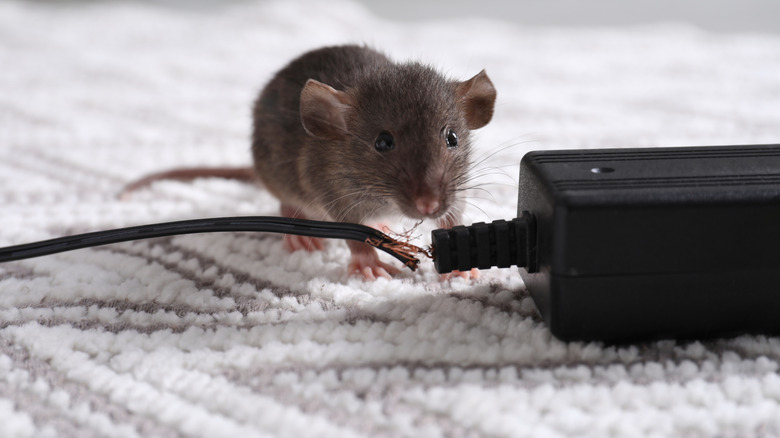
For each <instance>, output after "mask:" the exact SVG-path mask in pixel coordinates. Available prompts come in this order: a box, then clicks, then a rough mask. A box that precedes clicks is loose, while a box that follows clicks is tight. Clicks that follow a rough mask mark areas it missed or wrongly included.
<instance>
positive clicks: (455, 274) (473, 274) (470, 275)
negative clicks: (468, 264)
mask: <svg viewBox="0 0 780 438" xmlns="http://www.w3.org/2000/svg"><path fill="white" fill-rule="evenodd" d="M450 278H463V279H465V280H476V279H477V278H479V269H477V268H472V269H471V270H470V271H452V272H448V273H446V274H441V279H442V281H445V280H449V279H450Z"/></svg>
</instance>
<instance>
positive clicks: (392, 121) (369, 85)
mask: <svg viewBox="0 0 780 438" xmlns="http://www.w3.org/2000/svg"><path fill="white" fill-rule="evenodd" d="M495 99H496V90H495V88H494V87H493V83H492V82H491V81H490V79H489V78H488V76H487V74H486V73H485V71H484V70H483V71H481V72H480V73H478V74H477V75H476V76H474V77H472V78H471V79H469V80H467V81H464V82H455V81H448V80H446V79H445V78H443V77H442V76H441V75H440V74H438V73H437V72H436V71H434V70H433V69H431V68H429V67H426V66H423V65H420V64H416V63H412V64H400V65H398V64H391V65H389V66H383V67H381V68H379V69H377V70H372V71H371V72H366V74H363V75H361V79H360V80H359V81H358V82H357V83H356V85H355V86H353V87H351V88H348V89H346V90H344V91H338V90H336V89H334V88H332V87H330V86H328V85H325V84H323V83H321V82H317V81H314V80H309V81H308V82H307V83H306V86H305V87H304V89H303V91H302V93H301V121H302V123H303V126H304V128H305V129H306V131H307V133H308V134H309V135H311V136H313V137H315V138H318V139H322V140H324V141H323V145H325V144H327V145H329V146H331V147H335V149H337V150H335V151H334V150H331V151H329V152H331V153H333V154H335V155H337V157H338V158H337V159H338V160H339V162H341V163H343V167H341V168H340V169H341V172H343V175H342V176H344V177H346V178H347V179H349V180H351V181H355V182H357V183H358V184H359V185H360V186H361V187H362V188H364V190H365V194H369V195H370V196H375V197H377V198H380V199H381V201H382V202H384V203H388V204H392V205H394V206H395V207H397V209H398V210H400V212H401V213H403V214H404V215H406V216H408V217H411V218H416V219H425V218H437V217H440V216H443V215H445V214H447V213H448V212H449V211H450V209H451V208H452V206H453V204H454V201H455V199H456V198H457V196H458V195H459V194H460V193H461V192H462V191H463V189H464V188H465V184H466V183H467V181H468V173H469V170H470V167H471V140H470V135H469V134H470V131H471V130H474V129H478V128H481V127H483V126H485V125H486V124H487V123H488V122H489V121H490V119H491V118H492V116H493V105H494V103H495ZM364 196H365V195H364Z"/></svg>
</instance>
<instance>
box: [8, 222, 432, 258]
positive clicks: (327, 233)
mask: <svg viewBox="0 0 780 438" xmlns="http://www.w3.org/2000/svg"><path fill="white" fill-rule="evenodd" d="M226 231H227V232H235V231H250V232H252V231H261V232H270V233H285V234H296V235H299V236H308V237H323V238H331V239H349V240H356V241H358V242H364V243H366V244H369V245H371V246H374V247H376V248H378V249H380V250H382V251H385V252H387V253H388V254H390V255H392V256H393V257H395V258H396V259H398V260H400V261H401V262H402V263H403V264H404V265H406V266H407V267H409V268H410V269H411V270H413V271H414V270H415V269H417V265H418V264H419V262H420V260H419V259H417V258H416V257H415V256H414V255H415V254H416V253H422V254H426V255H427V254H428V253H427V252H426V251H425V250H423V249H422V248H418V247H416V246H414V245H411V244H408V243H405V242H401V241H398V240H395V239H393V238H391V237H389V236H387V235H386V234H384V233H382V232H381V231H379V230H376V229H374V228H370V227H367V226H364V225H358V224H348V223H341V222H323V221H312V220H308V219H292V218H284V217H273V216H246V217H222V218H209V219H192V220H184V221H177V222H166V223H161V224H151V225H140V226H135V227H128V228H119V229H115V230H106V231H95V232H92V233H86V234H77V235H73V236H65V237H58V238H56V239H50V240H44V241H40V242H33V243H27V244H22V245H16V246H9V247H6V248H0V263H2V262H10V261H13V260H22V259H27V258H32V257H40V256H44V255H49V254H55V253H59V252H64V251H71V250H75V249H81V248H87V247H91V246H99V245H107V244H111V243H118V242H127V241H130V240H138V239H148V238H152V237H163V236H173V235H179V234H193V233H212V232H226Z"/></svg>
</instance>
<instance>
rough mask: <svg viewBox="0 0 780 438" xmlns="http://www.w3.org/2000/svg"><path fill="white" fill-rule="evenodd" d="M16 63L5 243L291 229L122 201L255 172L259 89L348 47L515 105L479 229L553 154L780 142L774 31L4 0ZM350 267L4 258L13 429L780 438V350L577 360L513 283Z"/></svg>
mask: <svg viewBox="0 0 780 438" xmlns="http://www.w3.org/2000/svg"><path fill="white" fill-rule="evenodd" d="M0 42H1V43H0V66H2V68H0V205H1V206H2V207H1V209H0V245H2V246H5V245H12V244H18V243H24V242H29V241H35V240H41V239H46V238H51V237H56V236H61V235H66V234H73V233H78V232H86V231H92V230H99V229H109V228H116V227H121V226H129V225H136V224H144V223H154V222H162V221H169V220H175V219H185V218H199V217H209V216H229V215H255V214H257V215H273V214H276V212H277V209H278V202H277V201H276V200H274V199H273V198H272V197H271V196H270V195H269V194H268V193H266V192H265V191H264V190H263V189H262V188H258V187H254V186H251V185H248V184H242V183H239V182H233V181H224V180H199V181H195V182H193V183H179V182H161V183H158V184H155V185H154V186H152V187H150V188H149V189H147V190H142V191H140V192H138V193H136V194H135V196H133V197H132V198H131V199H129V200H127V201H119V200H117V199H116V197H115V194H116V193H117V191H118V190H119V189H120V187H121V186H122V185H123V184H124V183H126V182H128V181H130V180H132V179H134V178H137V177H139V176H141V175H144V174H146V173H148V172H152V171H157V170H161V169H165V168H169V167H176V166H182V165H245V164H248V163H249V159H250V157H249V149H248V148H249V146H248V145H249V135H250V106H251V103H252V100H253V99H254V97H255V95H256V93H257V92H258V91H259V89H260V88H261V87H262V85H263V84H264V82H265V81H266V80H268V79H269V78H270V77H271V75H272V74H273V73H274V71H275V70H277V69H278V68H280V67H281V66H282V65H284V64H285V63H286V62H287V61H288V60H289V59H291V58H292V57H294V56H296V55H298V54H300V53H302V52H303V51H305V50H308V49H311V48H315V47H318V46H321V45H325V44H332V43H344V42H366V43H369V44H371V45H373V46H375V47H377V48H380V49H381V50H383V51H385V52H387V53H388V54H389V55H391V56H392V57H394V58H396V59H416V60H423V61H425V62H428V63H430V64H432V65H434V66H436V67H437V68H439V69H440V70H441V71H443V72H445V73H446V74H447V75H449V76H451V77H453V78H463V79H465V78H468V77H470V76H471V75H473V74H475V73H476V72H478V71H479V70H481V69H482V68H485V69H487V72H488V74H489V75H490V76H491V78H492V79H493V81H494V83H495V85H496V88H497V89H498V95H499V98H498V103H497V107H496V116H495V119H494V120H493V122H491V124H489V125H488V126H487V127H485V128H484V129H482V130H480V131H478V139H477V143H478V146H477V156H478V159H479V160H481V163H479V164H478V165H477V168H476V169H475V174H477V175H479V178H480V180H479V181H480V184H481V187H482V188H484V189H485V191H481V192H476V193H475V194H474V197H473V198H472V200H471V204H470V205H469V207H468V211H467V215H466V216H467V217H466V219H467V221H469V222H474V221H487V220H492V219H499V218H505V219H510V218H512V217H514V215H515V209H516V187H515V181H516V179H517V175H516V173H517V170H518V166H517V164H518V163H519V160H520V158H521V157H522V155H523V154H524V153H526V152H528V151H530V150H534V149H557V148H596V147H638V146H648V147H650V146H678V145H680V146H681V145H715V144H745V143H770V142H778V141H779V140H780V38H778V37H777V36H767V35H746V34H741V35H715V34H709V33H705V32H701V31H698V30H696V29H693V28H690V27H686V26H682V25H673V24H668V25H660V24H659V25H653V26H643V27H631V28H622V29H564V28H560V29H559V28H528V27H518V26H514V25H511V24H508V23H501V22H495V21H483V20H440V21H427V22H418V23H397V22H391V21H386V20H383V19H380V18H378V17H376V16H373V15H372V14H371V13H369V12H368V11H367V10H365V9H363V8H362V7H360V6H359V5H357V4H354V3H349V2H317V3H289V2H263V3H257V4H255V3H238V4H235V5H232V6H224V7H219V8H216V7H215V8H211V9H208V8H207V9H204V10H200V11H182V10H178V9H173V8H166V7H158V6H149V5H138V4H127V3H121V2H107V3H88V4H86V5H79V4H78V3H77V4H74V5H71V6H59V5H56V4H55V5H51V4H41V3H18V2H3V3H1V4H0ZM396 226H397V227H398V228H399V229H403V228H404V227H405V226H406V224H404V223H399V224H397V225H396ZM419 234H420V238H419V243H421V244H424V243H425V241H426V233H425V232H424V231H420V232H419ZM348 260H349V253H348V250H347V248H346V245H344V243H343V242H339V241H331V242H329V243H328V244H327V249H326V251H324V252H318V253H305V252H296V253H292V254H291V253H287V252H285V250H284V249H283V246H282V240H281V237H280V236H278V235H262V234H249V233H238V234H228V233H221V234H208V235H193V236H180V237H175V238H161V239H152V240H147V241H138V242H132V243H125V244H117V245H111V246H106V247H100V248H94V249H85V250H79V251H74V252H70V253H63V254H59V255H53V256H47V257H43V258H39V259H31V260H26V261H20V262H13V263H7V264H3V265H0V436H3V437H54V436H61V437H91V436H95V437H97V436H100V437H158V436H159V437H176V436H203V437H223V436H224V437H239V436H240V437H253V436H286V437H305V436H339V437H341V436H412V437H418V436H431V437H436V436H447V437H461V436H529V437H530V436H533V437H545V436H549V437H556V436H593V437H603V436H620V437H630V436H659V437H665V436H684V437H710V436H744V437H749V436H773V435H778V434H780V376H778V374H777V373H778V364H779V363H780V339H778V338H775V337H764V336H743V337H739V338H735V339H715V340H706V341H705V340H702V341H699V342H695V341H694V342H685V343H681V342H675V341H660V342H652V343H642V344H634V345H624V346H619V347H616V346H606V345H602V344H599V343H563V342H560V341H558V340H556V339H555V338H553V337H552V336H551V335H550V332H549V330H548V329H547V327H546V326H545V325H544V323H543V322H542V321H541V319H540V317H539V316H538V314H537V313H536V311H535V308H534V306H533V303H532V301H531V299H530V298H529V296H528V294H527V292H526V290H525V289H524V286H523V283H522V281H521V280H520V278H519V275H518V274H517V271H516V270H512V269H507V270H495V269H494V270H490V271H485V272H484V273H483V274H482V276H481V277H480V278H479V279H478V280H476V281H465V280H462V279H457V280H452V281H445V282H442V281H440V280H439V278H438V276H437V274H435V272H434V271H433V267H432V265H431V264H430V263H426V264H425V265H424V266H423V267H422V269H421V270H419V271H418V272H416V273H411V272H403V273H402V274H401V275H399V276H398V277H397V278H395V279H393V280H391V281H388V280H384V279H380V280H377V281H374V282H366V281H362V280H361V279H358V278H351V277H349V276H347V274H346V271H345V265H346V264H347V262H348ZM778 289H780V286H778ZM779 292H780V290H779Z"/></svg>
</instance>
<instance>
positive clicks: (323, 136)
mask: <svg viewBox="0 0 780 438" xmlns="http://www.w3.org/2000/svg"><path fill="white" fill-rule="evenodd" d="M495 99H496V90H495V88H494V86H493V83H492V82H491V81H490V79H489V78H488V76H487V74H486V73H485V71H484V70H483V71H481V72H479V73H478V74H477V75H476V76H474V77H472V78H471V79H469V80H466V81H463V82H455V81H450V80H448V79H446V78H444V77H443V76H442V75H440V74H439V73H437V72H436V71H435V70H434V69H432V68H431V67H428V66H426V65H423V64H420V63H416V62H408V63H395V62H393V61H391V60H390V59H389V58H388V57H386V56H385V55H383V54H381V53H379V52H377V51H375V50H373V49H371V48H368V47H363V46H356V45H345V46H333V47H325V48H321V49H316V50H312V51H310V52H307V53H304V54H303V55H301V56H300V57H298V58H296V59H294V60H293V61H291V62H290V63H289V64H288V65H287V66H286V67H284V68H283V69H282V70H280V71H279V72H278V73H277V74H276V75H275V76H274V77H273V79H271V81H270V82H269V83H268V84H267V85H266V86H265V88H264V89H263V90H262V92H261V93H260V95H259V97H258V98H257V100H256V101H255V104H254V110H253V121H254V123H253V133H252V155H253V159H254V171H255V176H256V177H257V178H258V179H259V180H260V181H261V182H262V183H263V185H265V187H266V188H267V189H268V190H269V191H270V192H271V193H272V194H273V195H274V196H276V197H277V198H278V199H279V200H280V201H281V212H282V215H283V216H288V217H300V218H309V219H317V220H331V221H342V222H352V223H372V222H374V221H376V220H379V219H380V218H382V217H385V216H388V215H393V214H398V213H401V214H403V215H404V216H407V217H410V218H414V219H420V220H422V219H435V220H436V221H437V225H439V226H440V227H442V228H450V227H452V226H454V225H456V224H458V223H460V221H461V211H462V208H463V198H462V196H463V191H464V190H465V188H466V187H465V185H466V183H467V181H468V178H469V170H470V167H471V154H472V147H471V141H470V136H469V133H470V131H471V130H474V129H478V128H481V127H483V126H485V125H486V124H487V123H488V122H489V121H490V119H491V118H492V116H493V107H494V104H495ZM200 176H218V177H228V178H235V179H248V178H249V177H250V172H248V169H225V168H221V169H204V168H199V169H178V170H174V171H169V172H163V173H158V174H154V175H150V176H149V177H146V178H144V179H142V180H139V181H137V182H136V183H133V184H131V185H129V186H127V188H126V189H125V191H124V192H123V193H127V192H128V191H131V190H135V189H137V188H138V187H141V186H143V185H146V184H148V183H150V182H152V181H155V180H158V179H163V178H176V179H193V178H196V177H200ZM285 244H286V246H287V247H288V248H289V249H291V250H296V249H307V250H312V249H321V248H322V242H321V241H320V240H319V239H311V238H301V237H299V236H289V235H286V236H285ZM347 245H348V246H349V249H350V251H351V254H352V260H351V262H350V264H349V271H350V272H358V273H360V274H362V275H363V276H364V277H366V278H369V279H373V278H376V277H378V276H384V277H390V273H394V272H396V271H397V269H396V268H395V267H393V266H391V265H388V264H386V263H383V262H381V261H380V260H379V258H378V255H377V253H376V251H375V249H374V248H372V247H370V246H368V245H366V244H364V243H360V242H353V241H348V242H347Z"/></svg>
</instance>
